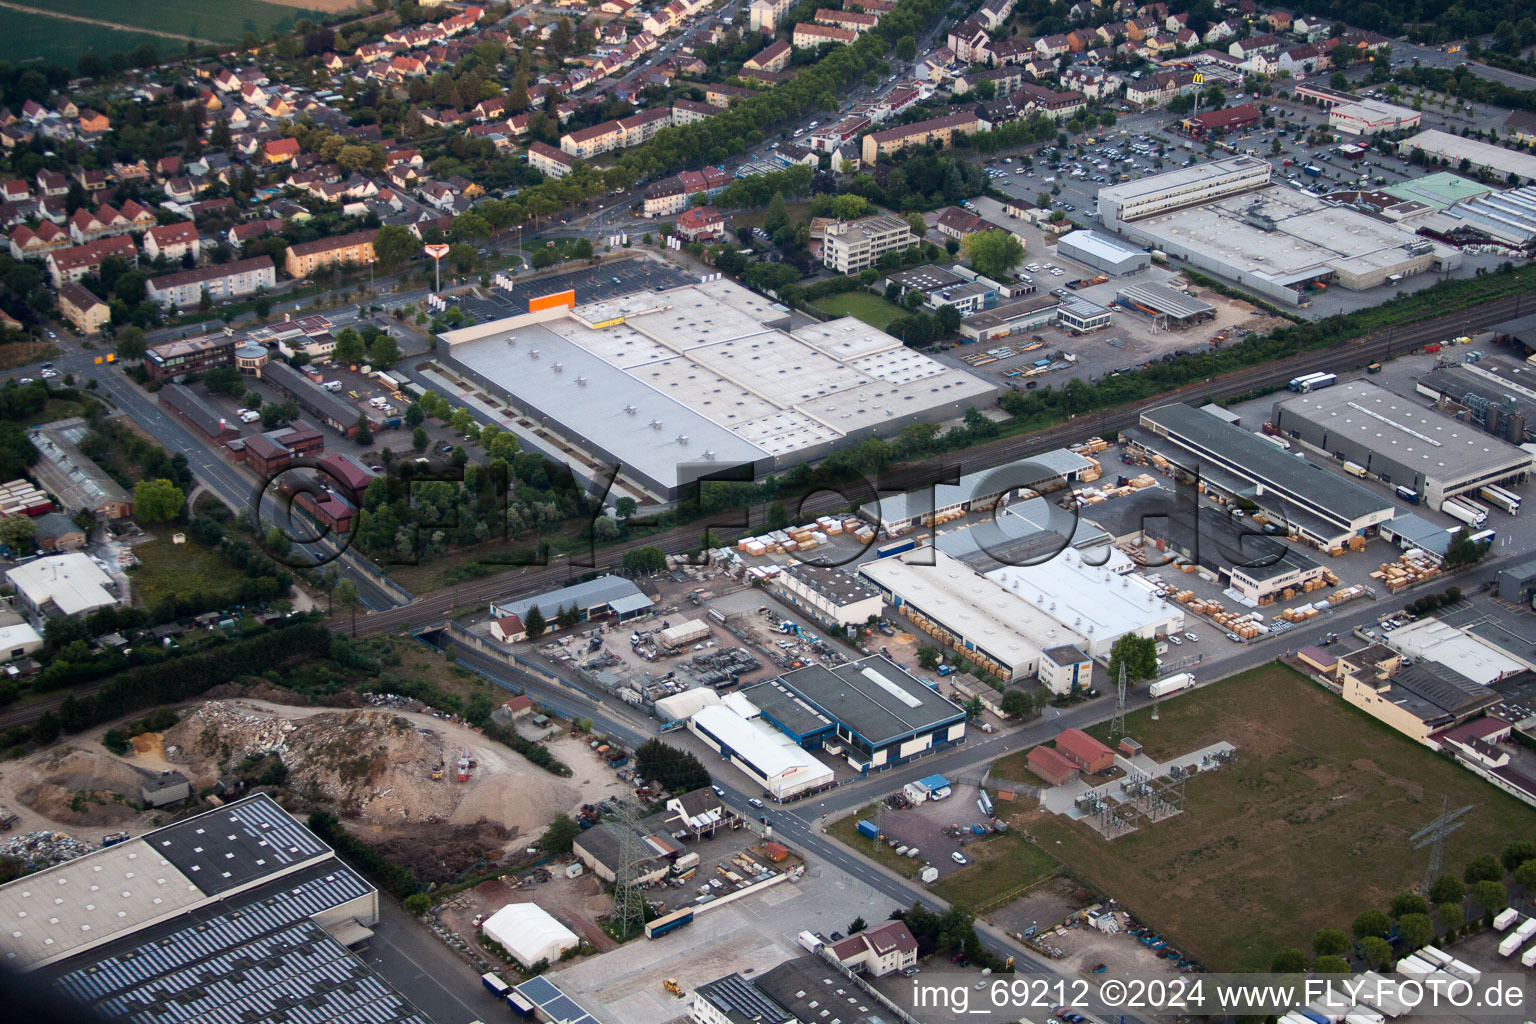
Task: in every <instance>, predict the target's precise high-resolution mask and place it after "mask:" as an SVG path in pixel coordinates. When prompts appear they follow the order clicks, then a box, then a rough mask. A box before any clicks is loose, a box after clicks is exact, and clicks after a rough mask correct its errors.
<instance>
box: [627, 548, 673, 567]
mask: <svg viewBox="0 0 1536 1024" xmlns="http://www.w3.org/2000/svg"><path fill="white" fill-rule="evenodd" d="M622 564H623V566H624V568H625V569H627V570H628V571H630V572H661V571H662V570H663V569H665V568H666V567H667V553H666V552H665V551H663V550H661V548H659V547H657V546H656V545H654V544H646V545H644V546H642V547H638V548H630V549H629V550H628V551H626V552H624V558H623V561H622Z"/></svg>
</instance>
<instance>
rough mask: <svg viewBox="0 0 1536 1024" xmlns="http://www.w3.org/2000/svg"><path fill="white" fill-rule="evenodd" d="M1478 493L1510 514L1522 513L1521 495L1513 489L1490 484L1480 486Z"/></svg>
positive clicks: (1489, 502)
mask: <svg viewBox="0 0 1536 1024" xmlns="http://www.w3.org/2000/svg"><path fill="white" fill-rule="evenodd" d="M1477 493H1478V494H1479V495H1480V496H1481V497H1483V498H1484V499H1486V500H1487V502H1488V504H1490V505H1492V506H1494V507H1495V508H1498V509H1501V510H1503V511H1504V512H1506V513H1508V514H1509V515H1512V516H1517V515H1519V514H1520V495H1518V494H1516V493H1514V492H1513V491H1506V490H1505V489H1504V488H1502V487H1495V486H1494V485H1493V484H1489V485H1488V486H1486V487H1479V488H1478V489H1477Z"/></svg>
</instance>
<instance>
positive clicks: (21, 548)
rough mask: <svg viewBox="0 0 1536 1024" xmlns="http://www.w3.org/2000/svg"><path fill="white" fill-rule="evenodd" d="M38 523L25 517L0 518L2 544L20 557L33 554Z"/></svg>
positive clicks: (0, 540) (0, 539) (0, 541)
mask: <svg viewBox="0 0 1536 1024" xmlns="http://www.w3.org/2000/svg"><path fill="white" fill-rule="evenodd" d="M36 537H37V523H35V522H33V520H32V519H31V518H30V517H28V516H24V515H14V516H0V544H4V545H5V546H6V547H8V548H10V549H11V551H12V552H13V553H15V554H18V555H23V554H31V552H32V543H33V540H34V539H35V538H36Z"/></svg>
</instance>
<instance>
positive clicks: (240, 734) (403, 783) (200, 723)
mask: <svg viewBox="0 0 1536 1024" xmlns="http://www.w3.org/2000/svg"><path fill="white" fill-rule="evenodd" d="M429 723H430V724H429ZM450 732H451V733H452V735H451V737H450V735H449V733H450ZM476 740H478V741H479V742H480V743H481V744H484V745H483V746H481V745H476V746H472V747H470V756H471V757H472V758H474V759H476V760H477V761H478V762H479V763H478V765H477V767H476V768H475V770H474V771H473V772H472V773H471V777H470V781H469V782H468V783H465V784H460V783H458V782H456V781H454V775H455V770H454V769H455V765H456V763H457V761H458V758H459V753H460V751H461V749H462V748H463V744H464V743H465V742H468V741H476ZM162 742H163V745H164V749H165V757H166V759H167V760H168V761H172V762H176V763H178V764H181V765H183V766H184V767H183V770H184V771H186V772H187V773H188V774H189V775H195V776H197V779H198V781H199V783H200V784H203V785H208V784H211V783H212V782H213V780H214V779H216V778H217V777H218V776H219V775H220V774H222V773H224V772H227V771H230V770H232V769H235V768H238V767H239V766H240V764H241V762H243V761H244V760H245V759H246V758H247V757H250V756H262V755H265V754H269V753H275V754H277V755H278V756H279V757H281V758H282V761H283V764H284V765H286V766H287V768H288V786H289V787H290V788H291V789H293V790H294V791H295V792H298V793H302V794H305V795H307V796H312V797H314V798H316V799H319V800H321V801H324V802H329V803H331V804H333V805H334V806H335V807H337V808H338V810H339V811H340V812H341V813H342V814H343V815H344V816H347V817H353V816H355V817H358V818H361V819H362V820H364V821H371V822H391V823H398V822H403V821H421V822H450V823H452V824H457V825H473V824H475V823H477V822H479V821H481V820H484V821H486V822H489V823H491V824H494V825H499V826H501V827H502V828H505V829H507V830H509V833H510V834H519V833H527V832H531V831H537V830H539V829H542V828H543V826H544V824H545V823H546V822H547V821H548V820H549V819H550V818H551V817H552V816H553V815H554V814H556V813H558V812H560V811H569V810H570V809H571V808H572V807H574V806H575V805H576V804H578V803H579V802H580V796H579V793H578V791H577V790H576V789H575V787H573V786H571V785H570V784H568V783H564V782H561V781H559V780H558V779H555V778H554V777H553V776H550V775H549V774H547V773H546V772H544V771H542V770H540V769H538V768H534V767H533V766H532V765H530V764H528V762H527V761H525V760H524V759H522V758H521V757H518V756H517V755H516V754H514V753H512V752H511V751H508V750H506V749H505V748H503V747H499V746H496V745H494V744H489V743H486V741H484V740H483V738H481V737H479V736H478V735H476V734H474V733H470V732H468V731H467V730H464V729H462V728H460V727H457V726H450V725H447V724H445V723H443V722H441V721H440V720H437V719H432V718H427V717H425V716H421V715H406V714H401V713H398V712H395V711H390V710H370V709H361V710H338V711H321V712H317V713H306V714H302V715H301V714H294V713H291V712H290V711H289V710H288V709H286V708H271V707H263V706H258V705H252V704H249V703H246V702H239V703H232V702H224V701H209V702H207V703H205V704H203V705H202V706H201V707H199V708H197V709H196V710H194V711H191V712H189V713H188V714H187V715H186V716H185V717H184V718H183V719H182V720H181V722H179V723H178V724H177V725H175V726H174V727H173V728H171V729H170V730H169V731H167V732H166V733H165V735H164V736H163V737H162ZM440 763H441V764H443V765H444V771H443V775H444V777H443V778H442V779H439V780H434V779H432V771H433V769H434V767H435V766H436V765H438V764H440Z"/></svg>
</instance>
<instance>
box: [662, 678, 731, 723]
mask: <svg viewBox="0 0 1536 1024" xmlns="http://www.w3.org/2000/svg"><path fill="white" fill-rule="evenodd" d="M720 703H722V701H721V700H720V695H719V694H718V693H716V692H715V691H714V690H712V689H710V688H709V687H707V686H695V687H693V688H692V689H690V690H684V691H683V692H682V693H674V694H672V695H671V696H668V697H663V698H661V699H660V700H658V701H657V702H656V717H657V719H658V720H660V721H662V722H681V721H683V720H684V719H686V718H689V717H691V716H692V715H693V714H694V712H696V711H698V710H699V709H700V708H707V707H709V706H710V705H712V704H720Z"/></svg>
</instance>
